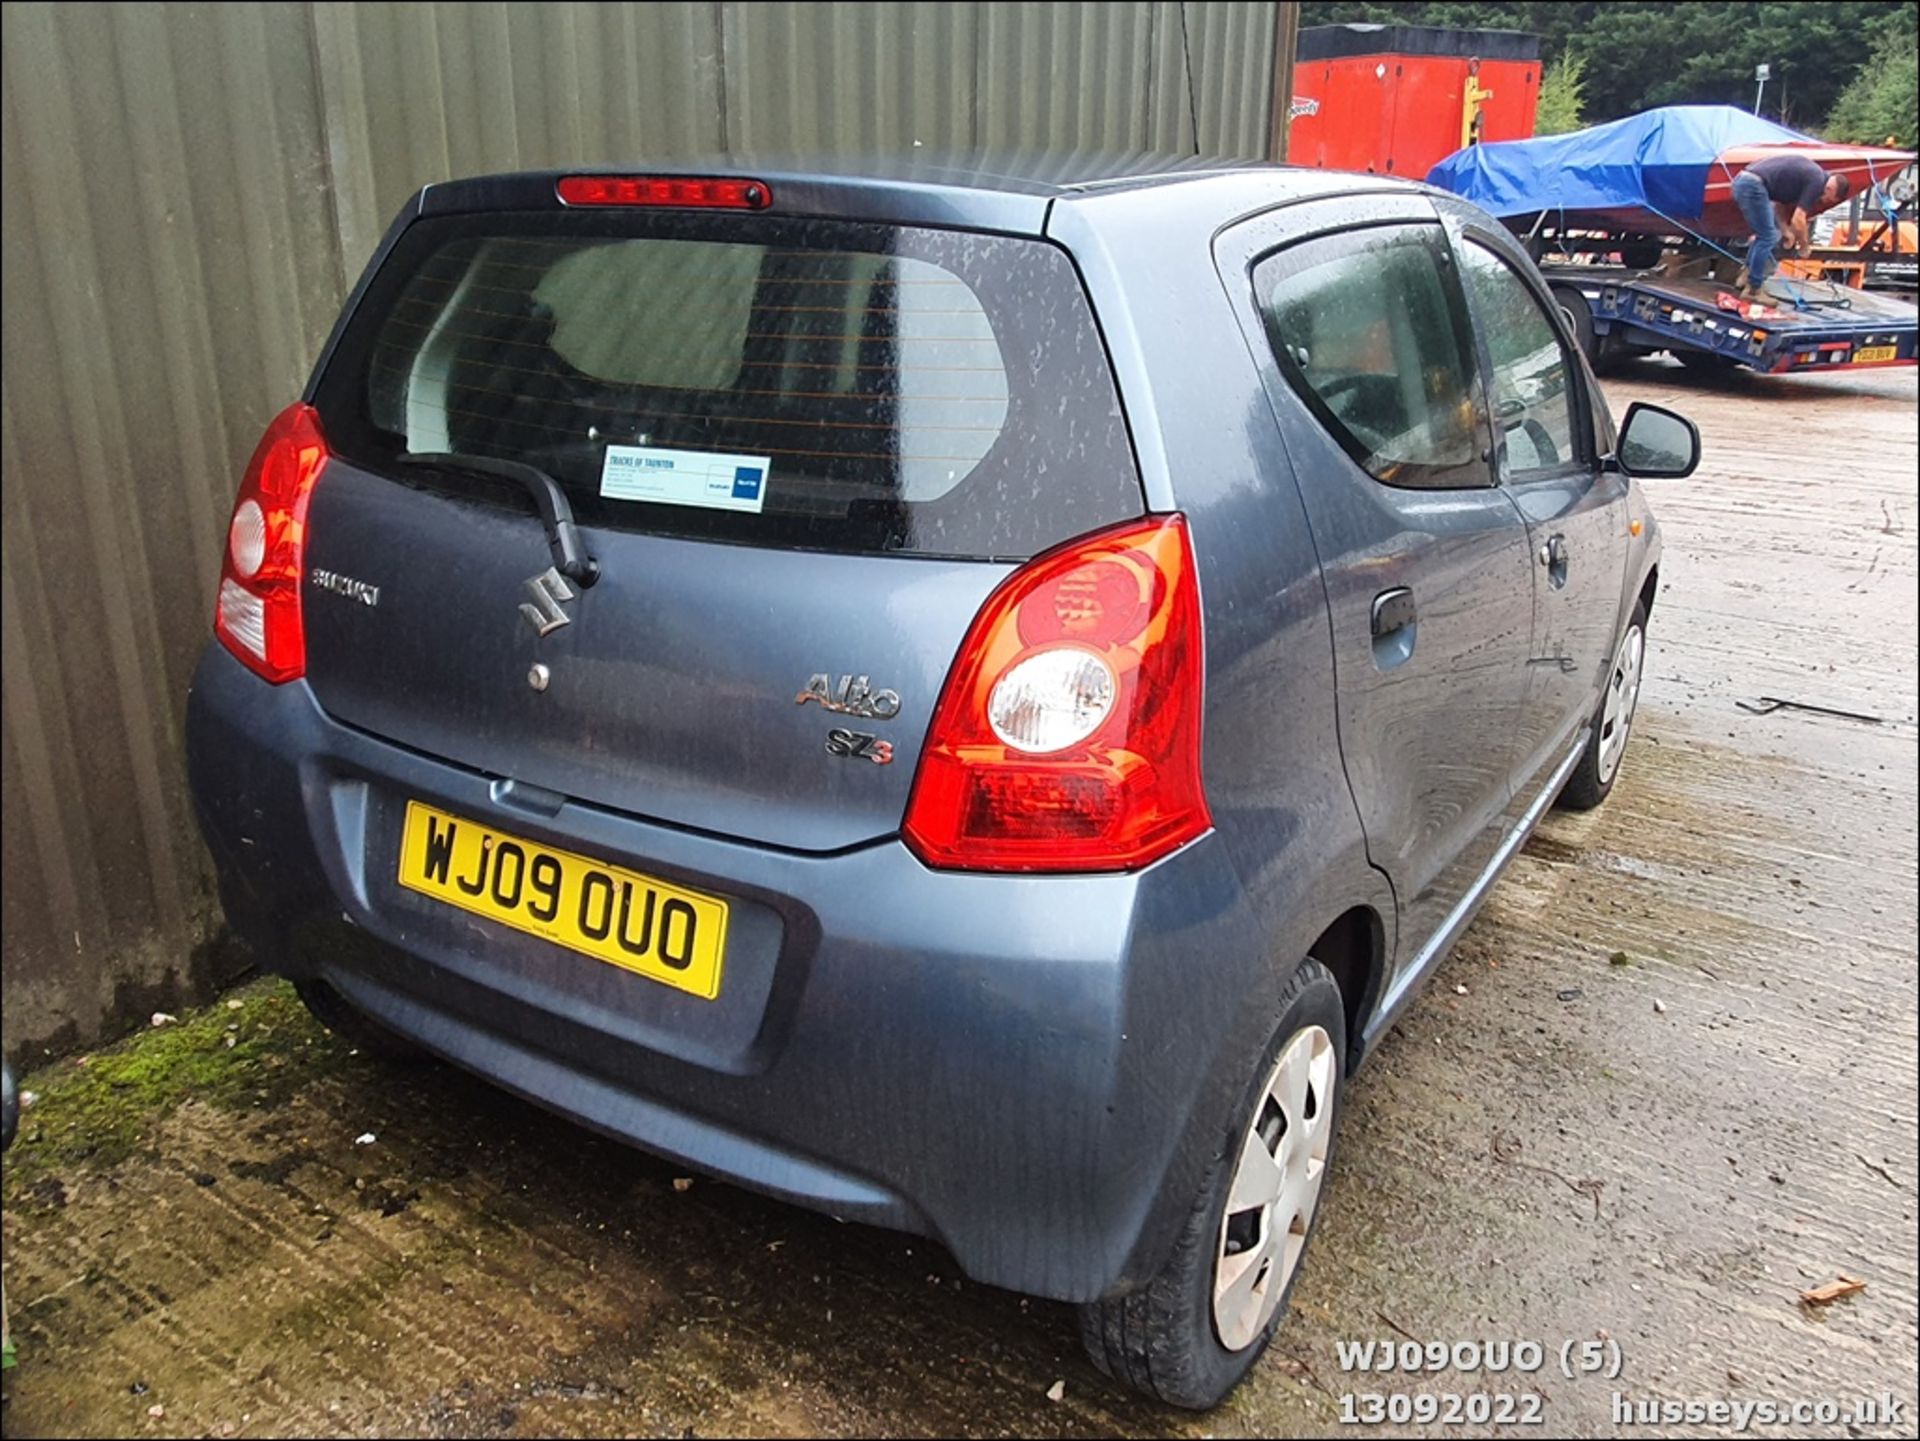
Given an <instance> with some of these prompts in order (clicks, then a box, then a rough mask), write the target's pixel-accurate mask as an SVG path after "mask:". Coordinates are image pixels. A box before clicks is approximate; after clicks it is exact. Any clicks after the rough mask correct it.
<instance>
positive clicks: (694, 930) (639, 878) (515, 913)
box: [400, 801, 727, 1001]
mask: <svg viewBox="0 0 1920 1441" xmlns="http://www.w3.org/2000/svg"><path fill="white" fill-rule="evenodd" d="M400 884H401V885H403V886H405V887H406V888H407V889H408V890H410V891H418V892H420V894H422V895H425V896H432V897H433V898H434V899H435V900H437V901H445V902H446V903H447V904H448V905H450V906H458V907H460V909H461V910H463V911H472V912H473V913H474V914H475V915H479V916H485V917H486V918H487V919H488V920H491V921H498V922H499V923H500V924H501V925H503V926H512V927H513V928H514V929H515V930H520V931H526V932H529V933H530V934H532V935H536V936H539V937H541V938H542V939H543V940H548V941H552V942H553V943H554V944H555V945H556V946H565V947H566V948H567V949H568V950H572V951H579V952H580V953H581V954H582V955H587V956H592V957H593V958H594V959H595V960H600V961H607V962H609V963H611V964H613V965H616V966H621V967H624V968H625V969H627V970H629V971H637V972H639V973H640V974H641V975H643V976H645V977H647V978H648V979H649V980H654V981H659V982H661V983H663V984H665V985H669V986H672V987H674V988H675V989H676V990H681V991H687V992H689V993H691V994H693V995H696V996H699V997H701V998H702V999H704V1000H709V1001H711V1000H712V999H713V998H714V997H715V996H718V995H719V994H720V966H721V962H722V960H723V959H724V958H725V955H726V949H727V903H726V902H725V901H720V900H715V899H714V898H713V897H712V896H703V895H701V894H700V893H699V892H698V891H685V890H682V889H680V887H678V886H670V885H668V884H667V883H666V882H665V881H656V880H654V879H653V878H652V877H651V876H643V875H641V874H640V873H639V872H637V871H629V870H623V869H621V868H620V867H619V866H610V865H606V864H604V863H603V862H600V861H590V860H588V859H587V858H586V857H585V856H576V855H574V854H573V852H571V851H559V850H555V849H553V848H552V847H551V846H543V845H536V844H535V843H534V842H532V841H527V840H521V839H520V838H519V837H518V836H510V835H506V834H504V833H502V832H500V831H496V830H492V829H490V828H488V827H486V826H483V825H480V824H479V823H477V822H475V821H470V820H467V819H466V818H465V817H464V816H450V815H448V814H447V813H446V812H445V811H438V810H435V809H434V808H433V807H432V806H428V805H422V804H421V803H420V802H419V801H408V802H407V824H406V831H405V834H404V835H403V836H402V837H401V841H400Z"/></svg>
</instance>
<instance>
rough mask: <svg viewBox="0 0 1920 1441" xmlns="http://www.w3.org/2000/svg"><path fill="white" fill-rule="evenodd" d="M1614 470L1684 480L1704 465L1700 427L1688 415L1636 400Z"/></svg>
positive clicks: (1622, 429) (1623, 428)
mask: <svg viewBox="0 0 1920 1441" xmlns="http://www.w3.org/2000/svg"><path fill="white" fill-rule="evenodd" d="M1610 460H1611V461H1612V467H1611V468H1612V469H1614V470H1618V471H1621V472H1624V473H1625V474H1627V475H1633V476H1639V477H1640V478H1641V479H1643V480H1680V479H1683V478H1684V477H1686V476H1689V475H1692V474H1693V471H1694V467H1696V466H1697V465H1699V464H1700V430H1699V427H1697V426H1696V425H1694V423H1693V422H1692V421H1691V420H1688V419H1687V418H1686V416H1684V415H1678V414H1676V413H1675V412H1673V411H1671V410H1668V409H1666V408H1665V407H1663V406H1658V405H1648V404H1647V403H1646V402H1645V401H1640V400H1636V401H1635V402H1634V403H1633V404H1632V405H1630V406H1628V407H1627V418H1626V420H1625V421H1623V422H1622V423H1621V426H1620V443H1619V448H1618V449H1617V450H1615V452H1614V453H1613V455H1612V456H1611V457H1610Z"/></svg>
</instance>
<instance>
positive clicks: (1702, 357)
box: [1673, 350, 1740, 375]
mask: <svg viewBox="0 0 1920 1441" xmlns="http://www.w3.org/2000/svg"><path fill="white" fill-rule="evenodd" d="M1673 358H1674V359H1675V360H1677V361H1679V362H1680V363H1681V364H1682V365H1684V366H1686V368H1687V369H1688V370H1694V371H1699V372H1701V373H1702V374H1705V375H1724V374H1726V372H1728V371H1729V370H1737V369H1739V367H1740V362H1739V361H1737V360H1735V359H1734V358H1733V357H1732V356H1731V355H1718V354H1716V353H1715V352H1713V351H1711V350H1676V351H1674V352H1673Z"/></svg>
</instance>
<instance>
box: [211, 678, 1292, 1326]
mask: <svg viewBox="0 0 1920 1441" xmlns="http://www.w3.org/2000/svg"><path fill="white" fill-rule="evenodd" d="M187 742H188V763H189V771H190V774H191V781H192V788H193V793H194V797H195V802H196V807H197V810H198V813H199V817H200V822H201V827H202V830H203V831H204V833H205V835H206V838H207V841H208V844H209V847H210V849H211V851H212V853H213V857H214V860H215V863H216V867H217V869H218V872H219V876H220V885H221V894H222V898H223V900H224V902H225V903H226V907H227V913H228V917H229V920H230V921H231V923H232V924H233V925H234V927H235V929H236V930H238V931H239V932H240V933H241V934H242V935H243V936H244V937H245V938H246V939H247V940H249V941H250V942H251V943H252V944H253V945H254V946H255V947H256V948H257V949H258V951H259V953H260V954H261V956H262V957H264V958H265V962H266V964H267V965H268V966H269V967H270V968H272V969H275V970H278V971H281V972H283V973H286V974H289V975H293V976H317V977H320V978H322V979H325V980H327V981H328V982H330V983H331V984H333V985H334V986H335V987H336V988H337V989H339V990H340V991H341V992H342V993H344V994H345V995H346V996H348V997H349V998H350V999H351V1000H353V1001H354V1002H355V1003H357V1004H358V1005H360V1006H361V1007H363V1008H364V1009H365V1010H367V1011H368V1012H369V1013H371V1014H372V1015H373V1016H375V1017H376V1018H377V1019H379V1020H380V1021H381V1022H383V1023H384V1024H386V1025H387V1026H389V1027H391V1028H392V1029H394V1030H396V1031H399V1032H401V1033H402V1034H404V1035H407V1036H409V1037H412V1038H414V1039H416V1040H418V1041H420V1042H421V1043H423V1044H424V1045H426V1046H427V1047H428V1048H430V1049H432V1050H434V1051H436V1052H438V1053H440V1054H441V1055H443V1056H445V1057H447V1058H448V1059H450V1060H452V1061H454V1062H455V1063H457V1064H459V1065H462V1066H464V1067H466V1068H468V1069H471V1070H473V1071H475V1072H478V1073H479V1074H481V1075H483V1076H486V1077H488V1078H489V1079H492V1080H494V1081H496V1082H498V1083H499V1084H501V1085H502V1086H504V1087H506V1088H507V1089H509V1090H512V1091H515V1092H517V1093H519V1094H521V1095H523V1096H525V1097H527V1098H529V1099H531V1100H533V1101H536V1102H538V1103H540V1104H542V1105H545V1106H547V1107H549V1108H551V1109H553V1110H555V1111H558V1112H561V1113H563V1114H565V1115H567V1116H570V1117H572V1118H574V1119H576V1120H578V1121H580V1122H582V1123H584V1124H586V1125H589V1126H591V1127H594V1128H595V1129H597V1130H600V1131H603V1132H606V1133H608V1134H611V1135H613V1136H616V1137H619V1138H621V1139H623V1140H626V1141H629V1142H631V1143H633V1144H635V1145H638V1146H641V1147H643V1148H645V1149H647V1150H650V1151H653V1152H656V1153H659V1154H662V1155H665V1156H668V1157H671V1158H673V1159H675V1160H678V1161H680V1162H683V1163H685V1164H686V1165H688V1166H689V1167H691V1168H694V1169H698V1170H701V1171H704V1172H708V1173H711V1174H715V1175H719V1176H724V1177H727V1178H730V1179H733V1180H735V1181H738V1182H740V1183H741V1184H744V1185H747V1186H750V1187H753V1188H755V1189H758V1190H761V1191H765V1192H768V1193H770V1194H773V1195H776V1196H780V1197H783V1198H786V1199H789V1200H792V1201H795V1202H798V1203H800V1204H803V1205H807V1206H811V1207H815V1208H818V1209H821V1210H825V1211H828V1212H830V1213H832V1214H835V1215H838V1216H841V1217H844V1218H847V1219H857V1220H863V1221H868V1222H873V1223H876V1224H880V1225H885V1226H889V1227H894V1228H898V1229H902V1230H908V1231H914V1232H919V1233H922V1234H927V1235H931V1236H933V1237H935V1238H937V1239H938V1240H940V1241H941V1242H942V1243H943V1244H945V1245H946V1246H947V1247H948V1248H949V1249H950V1250H951V1251H952V1252H953V1253H954V1255H955V1257H956V1258H957V1260H958V1261H959V1263H960V1265H961V1266H962V1268H963V1269H964V1270H965V1271H966V1272H967V1273H968V1274H969V1275H970V1276H971V1277H973V1278H974V1279H976V1280H981V1281H985V1282H989V1283H992V1284H996V1285H1002V1286H1007V1287H1011V1288H1014V1289H1018V1290H1023V1291H1028V1292H1033V1293H1035V1294H1040V1295H1046V1296H1052V1297H1056V1298H1059V1299H1063V1300H1085V1299H1090V1298H1092V1297H1095V1296H1098V1295H1102V1294H1106V1293H1109V1292H1111V1291H1114V1290H1118V1289H1125V1288H1127V1287H1128V1286H1130V1285H1132V1284H1135V1283H1136V1282H1137V1281H1138V1280H1140V1279H1142V1278H1144V1276H1145V1275H1147V1274H1150V1273H1151V1271H1152V1270H1153V1268H1154V1267H1155V1266H1156V1265H1157V1264H1158V1262H1159V1260H1160V1258H1161V1257H1162V1256H1164V1254H1165V1252H1166V1250H1167V1248H1168V1247H1170V1245H1171V1242H1172V1238H1173V1235H1174V1232H1175V1229H1176V1227H1177V1225H1178V1223H1179V1221H1180V1219H1181V1218H1182V1217H1183V1216H1184V1214H1185V1211H1186V1208H1187V1206H1188V1205H1189V1204H1190V1203H1191V1199H1192V1196H1193V1194H1194V1186H1195V1178H1196V1177H1197V1175H1198V1172H1199V1169H1200V1168H1201V1167H1203V1166H1204V1164H1205V1162H1206V1160H1207V1158H1208V1156H1209V1155H1210V1153H1211V1151H1212V1150H1213V1149H1214V1147H1215V1146H1216V1145H1217V1143H1218V1140H1219V1138H1220V1136H1222V1135H1224V1126H1225V1123H1226V1115H1225V1112H1224V1110H1222V1109H1221V1108H1220V1106H1219V1098H1220V1095H1221V1094H1222V1091H1221V1086H1220V1083H1219V1077H1227V1076H1230V1077H1235V1078H1236V1079H1235V1080H1234V1081H1233V1082H1232V1084H1233V1085H1234V1086H1237V1085H1238V1083H1239V1080H1238V1079H1237V1077H1238V1070H1239V1067H1238V1066H1237V1065H1234V1064H1231V1059H1232V1058H1228V1057H1223V1056H1222V1055H1221V1054H1220V1053H1221V1052H1222V1050H1223V1049H1224V1046H1225V1045H1226V1044H1231V1043H1223V1041H1222V1038H1224V1037H1226V1036H1229V1035H1231V1034H1233V1033H1234V1027H1232V1026H1231V1025H1228V1024H1225V1023H1224V1019H1225V1017H1226V1016H1227V1014H1228V1013H1229V1012H1230V1011H1231V1008H1232V1006H1233V1003H1234V997H1235V996H1236V995H1241V994H1244V987H1243V986H1241V985H1240V982H1241V981H1242V980H1244V972H1243V970H1242V968H1243V967H1245V966H1248V965H1255V966H1258V965H1260V964H1261V963H1260V962H1259V961H1258V959H1257V956H1256V955H1255V954H1254V952H1255V951H1256V950H1257V947H1252V946H1251V945H1250V943H1249V936H1248V930H1249V927H1248V924H1247V920H1246V915H1245V912H1246V909H1247V908H1246V907H1245V905H1244V904H1243V903H1242V902H1241V899H1240V894H1241V893H1240V888H1239V886H1238V884H1237V881H1236V879H1235V877H1234V875H1233V873H1232V869H1231V867H1230V866H1229V865H1228V864H1227V863H1226V861H1225V859H1224V855H1225V848H1224V847H1223V846H1221V845H1219V844H1218V843H1217V840H1218V838H1217V837H1211V836H1210V837H1207V838H1204V839H1202V840H1201V841H1199V842H1196V843H1195V844H1194V845H1192V846H1189V847H1187V848H1186V849H1185V850H1183V851H1181V852H1180V853H1178V854H1176V855H1175V856H1172V857H1169V858H1168V859H1167V860H1165V861H1163V862H1161V863H1160V864H1159V865H1157V866H1155V867H1152V868H1150V869H1148V870H1147V871H1144V872H1142V873H1140V874H1138V875H1133V876H1101V877H1035V878H1028V877H1005V876H966V875H955V874H947V873H940V872H935V871H932V870H929V869H927V868H926V867H924V866H923V865H921V864H920V863H919V862H918V861H917V860H916V859H915V858H914V857H913V856H912V855H911V854H910V853H909V852H908V851H907V850H906V849H905V848H904V847H903V846H902V845H901V844H899V842H898V841H897V840H885V841H880V842H875V843H872V844H869V845H865V846H861V847H858V848H855V849H852V850H848V851H844V852H840V853H837V854H833V855H826V856H800V855H794V854H790V853H785V852H779V851H773V850H768V849H764V848H760V847H755V846H748V845H741V844H737V843H734V842H730V841H727V840H723V839H719V838H715V837H712V836H707V835H700V834H695V833H691V832H687V831H684V830H676V829H672V828H668V827H664V826H659V825H655V824H650V823H647V822H644V821H640V820H636V819H634V818H632V817H629V816H624V815H620V814H616V813H613V812H609V811H604V810H600V809H597V808H594V807H590V806H585V805H580V804H576V803H571V802H567V803H562V804H560V805H559V806H558V808H557V809H554V810H552V811H551V813H549V814H542V813H539V812H538V811H536V810H530V809H526V808H524V806H523V805H521V804H518V803H516V801H515V800H514V798H513V796H512V794H511V792H510V788H507V787H503V786H502V785H500V784H499V783H497V782H490V781H489V779H488V778H487V777H485V776H483V775H480V774H477V773H475V772H471V771H467V770H464V769H462V768H459V767H454V766H450V765H447V764H444V763H442V762H439V761H436V760H433V759H430V758H428V757H425V756H422V755H420V754H418V753H415V752H412V751H408V750H405V749H402V748H400V747H396V746H393V745H391V744H388V743H386V742H383V741H380V740H378V739H375V738H373V737H371V736H368V735H366V734H365V733H363V732H359V731H356V730H353V729H350V728H348V727H345V726H342V725H340V724H338V723H336V722H334V721H332V720H330V719H329V718H328V717H327V716H326V715H325V714H324V713H323V712H322V711H321V710H320V709H319V707H318V706H317V704H316V703H315V701H314V699H313V696H312V693H311V692H310V691H309V690H308V689H307V687H306V686H305V684H304V683H301V682H295V683H293V684H290V685H285V686H280V687H271V686H267V685H265V684H263V683H261V682H259V681H258V680H256V679H255V678H254V677H253V676H252V675H250V674H249V673H248V672H246V671H245V670H244V669H243V668H242V667H241V666H240V665H239V664H238V663H237V662H236V661H234V660H233V658H232V657H231V656H229V655H228V654H227V653H226V652H225V651H224V650H223V649H221V648H220V647H218V646H217V645H216V646H211V647H209V649H208V651H207V653H206V655H205V656H204V657H203V659H202V661H201V664H200V668H199V671H198V673H197V674H196V677H195V680H194V688H193V695H192V699H191V702H190V705H189V709H188V720H187ZM408 798H417V799H421V800H425V801H427V802H429V803H432V804H435V805H437V806H440V807H442V808H444V809H446V810H449V811H452V812H455V813H458V814H464V815H467V816H469V817H472V818H473V819H476V820H479V821H481V822H483V823H486V824H489V825H492V826H495V827H497V828H499V829H502V830H508V831H512V832H515V833H517V834H520V835H523V836H527V837H531V838H533V839H536V840H542V841H545V842H547V843H549V844H552V845H556V846H560V847H562V848H565V849H569V850H574V851H578V852H582V853H585V854H589V855H596V856H601V857H604V858H606V859H608V860H611V861H614V862H616V863H618V864H623V865H626V866H629V867H631V868H634V869H638V870H642V871H645V872H648V873H650V874H653V875H657V876H660V877H661V878H663V879H666V880H670V881H674V882H677V883H681V884H685V885H688V886H692V887H694V888H697V889H700V890H703V891H708V892H712V893H716V894H720V895H723V896H726V897H728V898H729V899H730V901H731V902H732V904H733V906H734V919H733V920H732V921H730V924H729V944H728V955H727V971H726V976H725V979H724V983H723V987H722V993H721V996H720V998H719V999H718V1000H716V1001H712V1002H708V1001H704V1000H700V999H698V998H695V997H691V996H686V995H683V994H681V993H679V992H676V991H673V990H671V989H669V988H667V987H665V986H661V985H658V984H656V983H654V982H652V981H649V980H646V979H644V978H642V977H639V976H634V975H630V974H628V973H626V972H624V971H621V970H619V969H617V968H615V967H612V966H607V965H604V964H602V963H600V962H597V961H594V960H591V959H588V958H586V957H582V956H578V955H575V954H573V953H571V952H569V951H565V950H563V949H560V948H558V947H556V946H553V945H551V944H549V943H548V942H545V941H543V940H540V939H538V938H536V937H533V936H529V935H523V934H521V933H519V932H516V931H512V930H509V929H507V928H505V927H502V926H498V925H495V924H493V923H492V922H489V921H486V920H482V919H480V918H478V917H474V916H469V915H467V914H465V913H464V912H459V911H455V910H453V909H451V908H449V907H445V906H443V905H440V904H439V903H437V902H434V901H431V900H428V899H427V898H425V897H422V896H418V895H415V894H414V893H412V892H409V891H404V890H402V889H400V888H399V887H398V886H397V884H396V883H395V881H394V876H393V872H394V858H395V856H396V854H397V851H396V846H397V837H398V827H399V824H400V816H401V813H402V811H403V809H404V803H405V801H406V800H407V799H408ZM1223 1061H1225V1062H1227V1063H1226V1064H1222V1062H1223ZM1216 1073H1217V1074H1216ZM1196 1118H1197V1119H1198V1120H1199V1121H1200V1124H1198V1125H1194V1124H1192V1122H1194V1121H1195V1119H1196Z"/></svg>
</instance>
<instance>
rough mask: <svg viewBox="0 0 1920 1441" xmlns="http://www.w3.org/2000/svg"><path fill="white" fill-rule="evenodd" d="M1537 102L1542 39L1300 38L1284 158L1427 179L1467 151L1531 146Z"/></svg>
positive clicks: (1393, 29) (1330, 34)
mask: <svg viewBox="0 0 1920 1441" xmlns="http://www.w3.org/2000/svg"><path fill="white" fill-rule="evenodd" d="M1539 103H1540V37H1539V36H1537V35H1528V34H1525V33H1523V32H1521V31H1518V30H1439V29H1434V28H1432V27H1430V26H1425V25H1316V26H1314V27H1312V28H1310V29H1307V30H1302V31H1301V32H1300V47H1299V50H1298V51H1297V52H1296V60H1295V64H1294V71H1293V105H1292V107H1291V110H1290V112H1289V113H1290V115H1291V117H1292V118H1291V124H1290V127H1289V129H1288V131H1287V159H1288V160H1289V161H1290V162H1292V163H1293V164H1295V165H1311V166H1315V167H1318V168H1320V169H1324V170H1357V171H1360V172H1362V173H1364V174H1368V175H1398V176H1403V177H1406V178H1407V179H1411V180H1424V179H1426V176H1427V172H1428V171H1429V170H1431V169H1432V168H1433V167H1434V165H1435V164H1436V163H1437V162H1439V161H1440V160H1442V159H1444V158H1445V157H1447V156H1449V155H1451V154H1453V152H1454V151H1456V150H1458V149H1460V148H1461V147H1462V146H1463V145H1468V144H1472V143H1474V142H1476V141H1481V140H1525V139H1526V138H1527V137H1528V136H1530V135H1532V134H1533V117H1534V112H1535V110H1536V109H1537V108H1538V106H1539Z"/></svg>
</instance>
